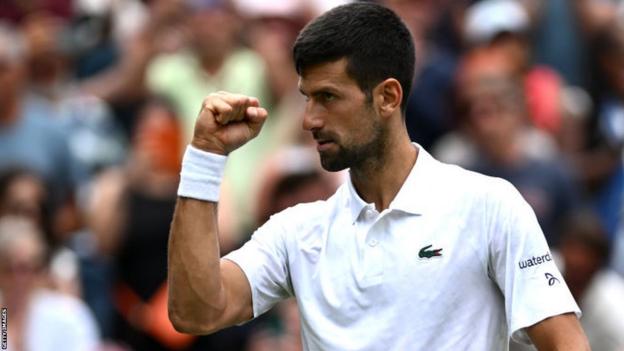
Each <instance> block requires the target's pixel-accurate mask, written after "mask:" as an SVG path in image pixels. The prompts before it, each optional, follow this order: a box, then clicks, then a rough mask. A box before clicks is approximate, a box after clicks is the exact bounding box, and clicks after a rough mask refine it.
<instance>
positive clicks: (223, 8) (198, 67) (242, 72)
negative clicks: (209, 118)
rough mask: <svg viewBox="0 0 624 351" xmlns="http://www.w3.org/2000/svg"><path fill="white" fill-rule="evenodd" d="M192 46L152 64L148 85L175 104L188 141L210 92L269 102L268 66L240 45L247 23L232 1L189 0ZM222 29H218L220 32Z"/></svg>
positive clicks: (162, 57) (158, 58) (189, 45)
mask: <svg viewBox="0 0 624 351" xmlns="http://www.w3.org/2000/svg"><path fill="white" fill-rule="evenodd" d="M184 4H185V5H186V6H187V11H188V12H187V18H188V19H187V21H188V29H189V38H188V47H187V48H186V50H180V51H178V52H174V53H171V54H163V55H160V56H159V57H156V59H155V60H154V61H153V62H152V63H151V64H150V65H149V67H148V71H147V77H146V78H147V84H148V87H149V88H150V89H151V90H152V91H153V92H155V93H157V94H160V95H164V96H166V97H168V98H169V99H171V101H173V103H174V105H175V107H176V108H177V109H178V111H179V112H180V115H181V118H182V126H183V130H184V132H185V136H186V138H185V139H187V138H188V136H190V133H191V132H192V130H193V127H194V125H195V117H196V115H197V106H196V105H195V104H194V102H196V101H197V100H198V99H200V100H201V99H202V98H203V97H204V95H205V94H206V92H207V91H218V90H228V91H233V92H237V93H241V94H248V95H252V96H256V97H257V98H259V99H261V100H263V101H264V100H266V96H265V94H264V91H265V89H266V86H265V81H264V79H265V78H264V64H263V63H262V60H261V59H260V58H259V57H258V56H257V55H256V54H255V53H254V52H252V51H251V50H249V49H246V48H244V47H242V46H241V45H240V42H239V39H238V38H239V35H240V32H241V29H242V28H241V21H240V19H239V17H238V14H237V13H236V9H235V8H234V7H233V5H232V4H231V3H230V2H229V1H228V0H185V1H184ZM216 28H218V30H215V29H216Z"/></svg>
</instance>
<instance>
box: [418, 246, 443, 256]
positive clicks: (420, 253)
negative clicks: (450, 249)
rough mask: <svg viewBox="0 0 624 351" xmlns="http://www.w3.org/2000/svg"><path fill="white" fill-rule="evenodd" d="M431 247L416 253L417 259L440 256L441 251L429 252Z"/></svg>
mask: <svg viewBox="0 0 624 351" xmlns="http://www.w3.org/2000/svg"><path fill="white" fill-rule="evenodd" d="M432 246H433V245H427V246H425V247H423V248H422V249H420V251H418V257H420V258H431V257H434V256H442V253H441V252H440V251H442V249H433V250H429V248H431V247H432Z"/></svg>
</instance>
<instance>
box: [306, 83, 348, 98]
mask: <svg viewBox="0 0 624 351" xmlns="http://www.w3.org/2000/svg"><path fill="white" fill-rule="evenodd" d="M299 92H300V93H301V94H302V95H303V96H308V95H317V94H320V93H332V94H338V92H339V91H338V89H336V88H335V87H334V86H332V85H325V86H321V87H318V88H316V89H314V90H312V91H311V92H309V93H306V92H305V91H304V90H303V89H302V88H301V86H300V87H299Z"/></svg>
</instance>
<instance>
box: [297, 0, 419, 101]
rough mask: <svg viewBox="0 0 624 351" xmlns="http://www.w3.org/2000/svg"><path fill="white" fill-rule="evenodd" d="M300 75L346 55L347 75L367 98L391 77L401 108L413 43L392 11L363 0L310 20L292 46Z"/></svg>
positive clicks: (411, 71)
mask: <svg viewBox="0 0 624 351" xmlns="http://www.w3.org/2000/svg"><path fill="white" fill-rule="evenodd" d="M293 57H294V61H295V69H296V70H297V73H299V75H301V74H302V71H303V70H304V69H306V68H308V67H311V66H314V65H318V64H322V63H327V62H332V61H336V60H339V59H341V58H346V59H347V62H348V63H347V74H348V75H349V77H351V78H352V79H353V80H355V82H356V83H357V84H358V86H359V87H360V89H362V91H364V93H366V94H367V96H369V97H370V95H371V92H372V89H373V88H374V87H375V86H376V85H377V84H379V83H380V82H382V81H383V80H385V79H388V78H395V79H396V80H398V81H399V83H400V84H401V88H402V89H403V100H402V101H401V110H402V111H405V107H406V105H407V98H408V96H409V92H410V90H411V87H412V81H413V79H414V64H415V53H414V43H413V41H412V36H411V35H410V32H409V30H408V29H407V27H406V26H405V24H404V23H403V22H402V21H401V19H400V18H399V17H398V16H397V15H396V14H395V13H394V12H392V10H390V9H388V8H385V7H383V6H381V5H377V4H374V3H368V2H356V3H351V4H347V5H342V6H338V7H335V8H333V9H332V10H330V11H328V12H326V13H324V14H323V15H321V16H320V17H318V18H316V19H315V20H314V21H312V22H310V23H309V24H308V25H307V26H306V27H305V28H304V29H303V30H302V31H301V33H299V36H298V37H297V40H296V41H295V45H294V47H293Z"/></svg>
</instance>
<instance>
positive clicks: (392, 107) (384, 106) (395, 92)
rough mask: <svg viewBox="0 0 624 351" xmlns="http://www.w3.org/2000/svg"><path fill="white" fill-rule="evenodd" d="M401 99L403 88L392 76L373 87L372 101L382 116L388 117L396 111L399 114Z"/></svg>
mask: <svg viewBox="0 0 624 351" xmlns="http://www.w3.org/2000/svg"><path fill="white" fill-rule="evenodd" d="M402 100H403V88H401V83H399V81H398V80H396V79H394V78H388V79H386V80H384V81H383V82H381V83H379V84H378V85H377V86H376V87H375V88H374V89H373V102H374V103H375V107H376V109H377V112H378V113H379V115H380V116H382V117H386V118H388V117H390V116H392V115H394V114H395V113H397V112H398V113H399V114H400V113H401V101H402Z"/></svg>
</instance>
